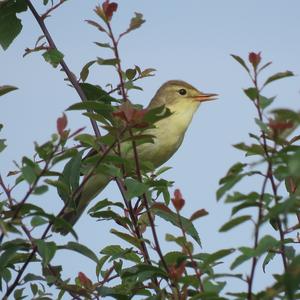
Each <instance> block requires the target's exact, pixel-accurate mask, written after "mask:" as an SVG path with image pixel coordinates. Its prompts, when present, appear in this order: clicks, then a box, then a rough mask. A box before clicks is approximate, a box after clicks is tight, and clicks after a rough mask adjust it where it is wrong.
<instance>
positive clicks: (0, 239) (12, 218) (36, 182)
mask: <svg viewBox="0 0 300 300" xmlns="http://www.w3.org/2000/svg"><path fill="white" fill-rule="evenodd" d="M59 146H60V143H58V144H57V145H56V146H55V148H54V150H53V152H52V154H51V155H50V158H49V159H48V160H47V161H46V162H45V166H44V168H43V169H42V171H41V172H40V174H39V175H38V176H37V177H36V179H35V180H34V182H33V183H32V184H31V186H30V187H29V189H28V191H27V193H26V194H25V196H24V197H23V199H22V200H21V201H20V202H19V203H18V206H17V208H16V210H15V212H14V214H13V216H12V217H11V222H12V221H13V220H15V219H16V217H17V216H18V214H19V212H20V210H21V208H22V206H23V204H24V203H25V202H26V201H27V199H28V198H29V196H30V195H31V194H32V192H33V191H34V189H35V188H36V186H37V184H38V182H39V180H40V179H41V177H43V176H44V174H45V173H46V172H47V171H48V167H49V164H50V162H51V160H52V156H53V155H54V153H55V152H56V151H57V150H58V148H59ZM3 238H4V233H2V234H1V236H0V244H1V243H2V241H3Z"/></svg>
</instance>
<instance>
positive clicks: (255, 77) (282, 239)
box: [253, 70, 287, 271]
mask: <svg viewBox="0 0 300 300" xmlns="http://www.w3.org/2000/svg"><path fill="white" fill-rule="evenodd" d="M253 83H254V86H255V88H256V90H257V91H258V95H257V99H256V109H257V112H258V116H259V119H260V121H263V116H262V112H261V108H260V89H259V88H258V81H257V72H256V70H255V73H254V80H253ZM262 139H263V148H264V152H265V155H266V159H267V162H268V173H267V174H266V175H267V177H268V179H269V180H270V183H271V187H272V191H273V195H274V200H275V203H276V204H278V197H277V185H276V183H275V178H274V175H273V164H272V158H271V157H270V154H269V150H268V145H267V138H266V134H265V132H264V131H262ZM276 223H277V226H278V231H279V236H280V241H281V251H282V253H281V257H282V263H283V266H284V270H285V271H286V269H287V259H286V254H285V245H284V232H283V228H282V224H281V221H280V218H279V217H277V218H276Z"/></svg>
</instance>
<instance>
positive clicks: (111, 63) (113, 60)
mask: <svg viewBox="0 0 300 300" xmlns="http://www.w3.org/2000/svg"><path fill="white" fill-rule="evenodd" d="M97 63H98V64H99V65H102V66H115V65H117V63H118V60H117V59H116V58H109V59H104V58H101V57H98V58H97Z"/></svg>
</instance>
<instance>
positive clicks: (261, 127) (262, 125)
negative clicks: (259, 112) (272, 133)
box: [255, 118, 268, 132]
mask: <svg viewBox="0 0 300 300" xmlns="http://www.w3.org/2000/svg"><path fill="white" fill-rule="evenodd" d="M255 123H256V124H257V125H258V127H259V128H260V129H261V131H263V132H267V131H268V125H267V124H266V123H264V122H263V121H261V120H260V119H257V118H255Z"/></svg>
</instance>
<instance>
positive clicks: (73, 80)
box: [25, 0, 101, 137]
mask: <svg viewBox="0 0 300 300" xmlns="http://www.w3.org/2000/svg"><path fill="white" fill-rule="evenodd" d="M25 1H26V3H27V5H28V7H29V9H30V11H31V12H32V14H33V16H34V17H35V19H36V21H37V22H38V24H39V25H40V28H41V30H42V31H43V33H44V35H45V37H46V39H47V41H48V43H49V46H50V47H51V48H52V49H57V47H56V45H55V43H54V41H53V39H52V37H51V35H50V33H49V31H48V29H47V27H46V25H45V23H44V20H43V19H42V17H41V16H40V15H39V14H38V12H37V11H36V9H35V7H34V6H33V4H32V3H31V1H30V0H25ZM60 65H61V67H62V69H63V70H64V72H65V73H66V75H67V77H68V79H69V81H70V82H71V84H72V86H73V87H74V89H75V90H76V92H77V94H78V95H79V97H80V99H81V101H83V102H84V101H87V98H86V96H85V94H84V92H83V90H82V88H81V87H80V85H79V83H78V82H77V80H76V78H75V77H74V75H73V73H72V72H71V70H70V69H69V67H68V66H67V64H66V63H65V61H64V60H63V59H62V60H61V62H60ZM90 122H91V124H92V127H93V130H94V132H95V135H96V136H97V137H100V136H101V133H100V130H99V127H98V125H97V122H96V121H95V120H93V119H90Z"/></svg>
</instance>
